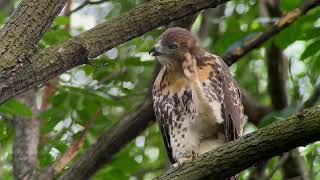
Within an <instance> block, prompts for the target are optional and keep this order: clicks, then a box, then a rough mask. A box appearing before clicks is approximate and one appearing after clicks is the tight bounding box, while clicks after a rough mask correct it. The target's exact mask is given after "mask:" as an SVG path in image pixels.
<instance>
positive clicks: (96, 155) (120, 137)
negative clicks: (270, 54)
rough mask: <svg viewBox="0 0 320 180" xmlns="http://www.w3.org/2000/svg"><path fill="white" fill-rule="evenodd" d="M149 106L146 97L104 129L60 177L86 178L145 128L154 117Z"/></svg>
mask: <svg viewBox="0 0 320 180" xmlns="http://www.w3.org/2000/svg"><path fill="white" fill-rule="evenodd" d="M150 107H152V100H151V98H147V99H146V100H145V102H144V103H143V105H142V106H140V107H138V108H137V109H136V110H135V111H133V112H131V113H129V114H127V115H126V116H125V117H123V118H122V119H121V120H120V121H119V122H118V123H117V124H116V125H115V126H114V127H112V128H111V129H108V130H106V132H104V133H103V134H102V136H100V137H99V139H98V140H97V142H96V143H95V144H94V146H92V147H91V148H90V149H89V150H88V151H87V152H86V154H85V156H82V157H80V159H79V160H77V162H76V163H75V164H74V165H73V166H72V167H71V168H70V169H69V170H68V171H67V172H66V173H65V174H64V175H63V176H62V177H61V178H60V179H61V180H62V179H77V180H81V179H88V178H89V177H90V176H91V175H92V174H94V173H95V172H96V171H97V170H98V169H100V168H101V167H102V166H103V165H104V164H105V163H106V162H107V161H109V160H110V159H111V158H112V157H113V155H114V154H115V153H116V152H118V151H119V150H120V149H121V148H122V147H123V146H124V145H125V144H127V143H128V142H129V141H131V140H132V138H133V137H136V136H138V135H139V134H140V133H141V132H142V131H143V130H144V129H146V128H147V126H148V125H149V124H150V122H152V120H153V119H154V115H153V111H152V108H150ZM146 110H148V111H146Z"/></svg>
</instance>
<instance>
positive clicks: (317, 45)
mask: <svg viewBox="0 0 320 180" xmlns="http://www.w3.org/2000/svg"><path fill="white" fill-rule="evenodd" d="M319 50H320V40H317V41H314V42H313V43H311V44H310V45H309V46H308V47H307V48H306V49H305V50H304V51H303V53H302V55H301V57H300V58H301V60H304V59H306V58H308V57H310V56H312V55H314V54H316V53H317V52H318V51H319Z"/></svg>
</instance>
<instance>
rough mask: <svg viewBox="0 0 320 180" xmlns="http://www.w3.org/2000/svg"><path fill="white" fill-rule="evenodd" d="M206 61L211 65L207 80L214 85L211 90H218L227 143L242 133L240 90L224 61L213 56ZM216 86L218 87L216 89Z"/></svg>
mask: <svg viewBox="0 0 320 180" xmlns="http://www.w3.org/2000/svg"><path fill="white" fill-rule="evenodd" d="M209 57H210V59H209V60H207V61H209V62H210V64H211V63H212V65H211V66H212V71H213V72H212V73H211V74H213V75H211V76H209V80H210V81H211V82H213V83H212V84H214V83H216V85H215V86H214V87H212V88H215V89H218V90H215V91H216V95H217V96H218V100H219V101H220V103H221V114H222V118H223V119H224V132H225V136H226V139H227V141H231V140H234V139H237V138H239V137H240V135H241V133H242V118H243V106H242V102H241V94H240V90H239V88H238V87H237V84H236V82H235V80H234V79H233V77H232V74H231V72H230V70H229V67H228V66H227V65H226V64H225V63H224V61H223V60H222V59H221V58H220V57H218V56H215V55H210V56H209ZM217 85H218V87H217Z"/></svg>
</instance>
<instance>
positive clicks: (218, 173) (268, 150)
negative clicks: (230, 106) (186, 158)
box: [157, 106, 320, 180]
mask: <svg viewBox="0 0 320 180" xmlns="http://www.w3.org/2000/svg"><path fill="white" fill-rule="evenodd" d="M318 140H320V106H318V107H314V108H310V109H306V110H304V111H303V112H301V113H299V114H296V115H293V116H291V117H290V118H288V119H286V120H282V121H278V122H275V123H273V124H271V125H269V126H267V127H265V128H262V129H259V130H257V131H255V132H253V133H250V134H247V135H245V136H243V137H242V138H240V139H239V140H237V141H233V142H230V143H228V144H226V145H225V146H223V147H221V148H218V149H216V150H214V151H211V152H208V153H206V154H203V155H201V156H200V157H199V158H197V159H195V160H193V161H192V162H190V163H186V164H183V165H181V166H180V167H178V168H173V169H170V170H169V171H168V172H167V173H165V174H164V175H162V176H160V177H158V178H157V179H161V180H164V179H170V180H171V179H188V180H193V179H207V178H209V177H213V179H218V180H219V179H224V178H226V177H229V176H232V175H234V174H237V173H239V172H240V171H241V170H244V169H247V168H248V167H250V166H252V165H253V164H254V163H256V162H259V161H261V160H265V159H268V158H271V157H274V156H278V155H281V154H282V153H284V152H287V151H289V150H291V149H293V148H296V147H299V146H305V145H307V144H309V143H312V142H315V141H318Z"/></svg>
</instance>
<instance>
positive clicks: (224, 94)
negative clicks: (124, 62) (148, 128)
mask: <svg viewBox="0 0 320 180" xmlns="http://www.w3.org/2000/svg"><path fill="white" fill-rule="evenodd" d="M150 54H151V55H153V56H157V59H158V61H159V62H160V63H161V64H162V69H161V71H160V72H159V74H158V76H157V78H156V80H155V82H154V85H153V101H154V102H153V106H154V110H155V114H156V118H157V121H158V122H159V126H160V129H161V132H162V135H163V139H164V141H165V145H166V149H167V152H168V156H169V158H170V161H171V162H172V163H177V164H181V163H183V162H185V161H187V160H190V159H193V158H195V157H197V156H198V155H200V154H203V153H205V152H207V151H210V150H212V149H214V148H216V147H218V146H220V145H222V144H224V143H225V142H227V141H231V140H234V139H237V138H239V136H240V135H241V132H242V117H243V107H242V103H241V100H240V91H239V88H238V87H237V85H236V83H235V81H234V79H233V77H232V75H231V73H230V71H229V68H228V66H227V65H226V64H225V63H224V62H223V60H222V59H221V58H220V57H218V56H216V55H212V54H209V53H208V52H206V51H205V50H203V49H202V48H200V47H199V45H198V41H197V39H196V38H195V37H193V36H192V34H191V33H190V32H189V31H188V30H186V29H182V28H177V27H176V28H170V29H168V30H167V31H165V32H164V33H163V34H162V35H161V37H160V38H159V41H158V42H157V44H155V45H154V46H153V47H152V49H151V50H150ZM177 164H176V165H177Z"/></svg>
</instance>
